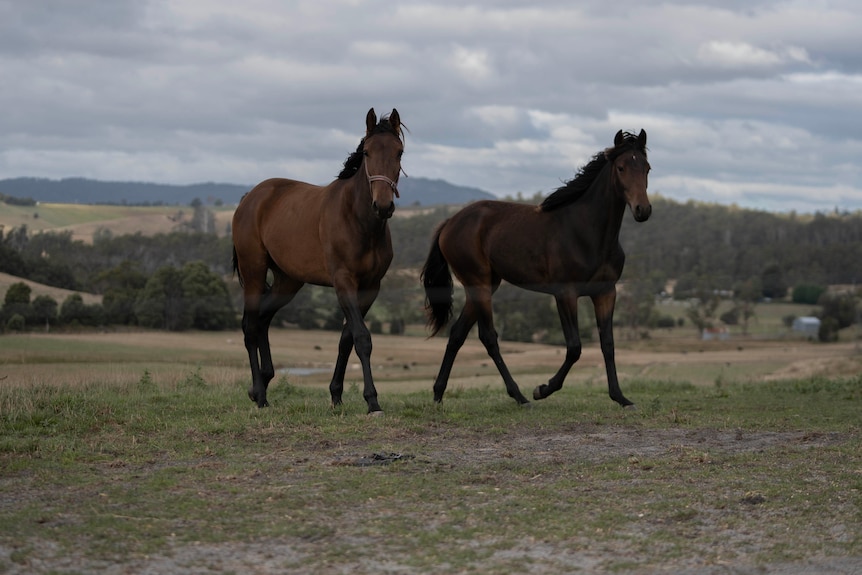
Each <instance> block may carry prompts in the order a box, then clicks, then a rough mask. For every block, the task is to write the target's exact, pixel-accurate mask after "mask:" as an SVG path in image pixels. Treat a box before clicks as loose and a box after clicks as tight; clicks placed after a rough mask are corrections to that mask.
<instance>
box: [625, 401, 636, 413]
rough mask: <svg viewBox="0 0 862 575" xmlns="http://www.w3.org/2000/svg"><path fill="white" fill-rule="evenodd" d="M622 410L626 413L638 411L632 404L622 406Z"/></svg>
mask: <svg viewBox="0 0 862 575" xmlns="http://www.w3.org/2000/svg"><path fill="white" fill-rule="evenodd" d="M623 409H625V410H626V411H637V410H638V406H637V405H635V404H634V403H630V404H628V405H624V406H623Z"/></svg>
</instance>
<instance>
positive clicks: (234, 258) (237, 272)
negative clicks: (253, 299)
mask: <svg viewBox="0 0 862 575" xmlns="http://www.w3.org/2000/svg"><path fill="white" fill-rule="evenodd" d="M231 261H232V263H233V273H235V274H236V277H237V278H238V279H239V285H240V286H242V276H241V275H240V273H239V263H238V261H237V255H236V246H233V258H231Z"/></svg>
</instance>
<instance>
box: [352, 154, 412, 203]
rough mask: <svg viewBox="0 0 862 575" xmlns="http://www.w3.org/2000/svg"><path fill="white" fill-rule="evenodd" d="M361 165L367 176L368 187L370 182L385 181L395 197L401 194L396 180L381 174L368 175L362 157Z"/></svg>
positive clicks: (365, 163)
mask: <svg viewBox="0 0 862 575" xmlns="http://www.w3.org/2000/svg"><path fill="white" fill-rule="evenodd" d="M362 165H363V166H365V177H366V178H368V187H371V182H386V183H387V184H389V186H390V187H391V188H392V191H393V192H394V193H395V197H396V198H400V197H401V194H399V193H398V182H396V181H393V180H391V179H389V178H387V177H386V176H383V175H374V176H372V175H370V174H369V173H368V162H366V161H365V160H364V159H363V160H362ZM399 171H401V170H399ZM404 175H405V176H406V175H407V174H406V173H405V174H404Z"/></svg>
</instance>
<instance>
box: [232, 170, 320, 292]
mask: <svg viewBox="0 0 862 575" xmlns="http://www.w3.org/2000/svg"><path fill="white" fill-rule="evenodd" d="M325 191H326V189H325V188H323V187H321V186H315V185H313V184H308V183H305V182H301V181H298V180H290V179H287V178H270V179H268V180H264V181H262V182H261V183H259V184H258V185H256V186H255V187H254V188H252V190H251V191H250V192H248V193H247V194H246V195H245V196H243V198H242V200H240V203H239V206H237V209H236V212H234V217H233V227H232V231H233V240H234V247H235V249H236V251H237V253H238V256H239V258H240V259H242V258H243V256H245V257H246V258H254V259H257V260H259V261H260V262H261V263H262V262H263V261H267V262H268V261H273V262H274V263H275V264H276V265H277V266H278V267H279V269H281V270H282V271H283V272H285V273H286V274H288V275H290V276H293V277H295V278H297V279H301V280H302V281H314V282H319V281H321V280H322V279H323V276H324V271H325V270H324V269H323V259H324V257H323V249H322V246H321V242H320V231H319V222H320V211H321V207H322V206H323V205H324V200H325V196H326V194H325Z"/></svg>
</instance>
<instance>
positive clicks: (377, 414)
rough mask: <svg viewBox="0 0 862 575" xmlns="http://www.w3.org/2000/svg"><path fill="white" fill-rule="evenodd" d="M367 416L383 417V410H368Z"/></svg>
mask: <svg viewBox="0 0 862 575" xmlns="http://www.w3.org/2000/svg"><path fill="white" fill-rule="evenodd" d="M368 417H383V410H382V409H377V410H375V411H369V412H368Z"/></svg>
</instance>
